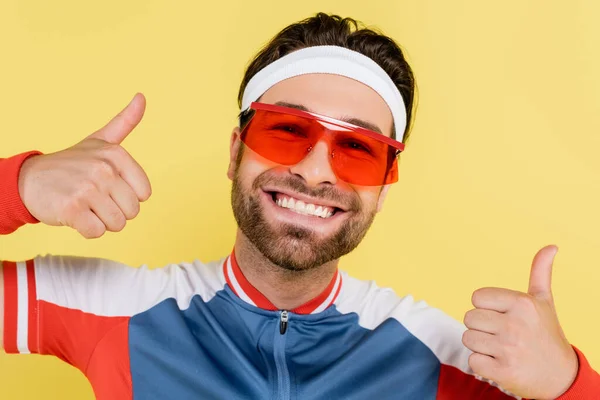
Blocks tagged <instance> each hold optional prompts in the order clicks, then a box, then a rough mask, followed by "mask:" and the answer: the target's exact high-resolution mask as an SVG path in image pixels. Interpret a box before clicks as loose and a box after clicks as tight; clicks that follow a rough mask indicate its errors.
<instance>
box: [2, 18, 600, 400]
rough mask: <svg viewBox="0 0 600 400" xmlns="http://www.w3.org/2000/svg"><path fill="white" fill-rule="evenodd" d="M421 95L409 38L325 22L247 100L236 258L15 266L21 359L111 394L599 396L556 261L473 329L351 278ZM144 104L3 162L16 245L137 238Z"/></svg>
mask: <svg viewBox="0 0 600 400" xmlns="http://www.w3.org/2000/svg"><path fill="white" fill-rule="evenodd" d="M413 93H414V81H413V76H412V72H411V69H410V67H409V65H408V64H407V62H406V60H405V59H404V57H403V54H402V52H401V50H400V49H399V48H398V46H397V45H396V44H395V43H394V41H392V40H391V39H390V38H388V37H386V36H383V35H381V34H377V33H375V32H373V31H371V30H367V29H357V25H356V23H355V22H354V21H353V20H351V19H341V18H339V17H336V16H329V15H325V14H318V15H316V16H315V17H313V18H309V19H307V20H304V21H301V22H299V23H297V24H293V25H290V26H289V27H287V28H286V29H284V30H283V31H282V32H280V33H279V34H278V35H277V36H276V37H275V38H274V39H273V40H272V41H271V42H270V43H269V44H268V45H267V46H266V47H265V48H264V49H263V50H262V51H261V52H260V53H259V54H258V55H257V56H256V58H255V59H254V60H253V62H252V63H251V64H250V66H249V67H248V69H247V71H246V75H245V77H244V79H243V82H242V85H241V88H240V94H239V101H240V109H241V113H240V124H239V127H236V128H234V130H233V133H232V135H231V143H230V148H231V154H230V165H229V170H228V176H229V178H230V179H231V180H232V182H233V188H232V207H233V212H234V215H235V218H236V221H237V223H238V226H239V229H238V232H237V236H236V241H235V245H234V250H233V251H232V253H231V254H230V255H229V256H227V257H224V258H223V259H222V260H218V261H215V262H211V263H207V264H202V263H200V262H198V261H196V262H193V263H189V264H187V263H182V264H179V265H170V266H168V267H165V268H161V269H156V270H148V269H147V268H145V267H142V268H131V267H128V266H125V265H123V264H120V263H117V262H113V261H109V260H104V259H93V258H77V257H60V256H38V257H36V258H34V259H32V260H28V261H24V262H9V261H4V262H3V273H2V274H0V278H1V279H2V282H3V283H2V284H0V290H2V291H3V295H2V296H0V299H1V300H2V301H3V303H4V305H3V307H2V308H0V309H1V310H3V312H4V316H3V318H0V321H1V323H3V324H4V328H3V330H0V332H2V334H3V344H4V348H5V350H6V351H7V352H9V353H40V354H52V355H55V356H57V357H60V358H61V359H63V360H65V361H66V362H68V363H70V364H72V365H74V366H75V367H77V368H79V369H80V370H81V371H82V372H83V373H84V374H85V375H86V376H87V377H88V379H89V380H90V382H91V383H92V386H93V388H94V391H95V393H96V396H97V398H99V399H199V398H201V399H205V398H207V399H208V398H210V399H213V398H222V399H268V398H277V399H369V398H378V399H505V398H518V397H527V398H542V399H550V398H560V399H594V398H598V396H599V393H600V377H599V376H598V374H597V373H596V372H594V371H593V370H592V368H591V367H590V365H589V364H588V363H587V361H586V359H585V357H584V356H583V355H582V354H581V352H579V350H577V349H575V348H574V347H572V346H571V345H570V344H569V342H568V341H567V340H566V338H565V337H564V334H563V333H562V329H561V327H560V324H559V322H558V319H557V317H556V313H555V311H554V304H553V300H552V296H551V290H550V274H551V267H552V260H553V257H554V254H555V252H556V248H555V247H553V246H548V247H546V248H544V249H542V250H540V251H539V252H538V254H537V255H536V257H535V259H534V261H533V265H532V271H531V279H530V286H529V291H528V293H520V292H515V291H511V290H508V289H500V288H484V289H480V290H478V291H477V292H475V293H474V295H473V304H474V306H475V309H473V310H471V311H469V312H468V313H467V315H466V316H465V321H464V322H465V325H466V326H465V325H463V324H461V323H459V322H457V321H454V320H453V319H451V318H450V317H448V316H446V315H444V314H443V313H442V312H441V311H439V310H436V309H434V308H431V307H429V306H427V305H426V304H425V303H423V302H415V301H414V300H413V299H412V297H410V296H404V297H401V296H398V295H396V294H395V293H394V292H393V291H392V290H390V289H386V288H380V287H378V286H376V285H375V284H374V283H373V282H364V281H360V280H357V279H355V278H352V277H350V276H348V275H347V274H346V273H344V272H342V271H340V270H338V263H339V259H340V257H342V256H343V255H345V254H347V253H349V252H350V251H352V250H353V249H354V248H355V247H356V246H357V245H358V244H359V243H360V241H361V240H362V238H363V237H364V236H365V234H366V232H367V230H368V229H369V227H370V225H371V223H372V222H373V219H374V218H375V215H376V214H377V212H378V211H379V210H380V209H381V207H382V204H383V202H384V200H385V197H386V194H387V192H388V190H389V188H390V185H391V184H393V183H395V182H396V181H397V179H398V171H397V169H398V164H397V157H398V155H399V153H400V152H401V151H402V150H404V144H403V142H405V141H406V138H407V136H408V133H409V126H410V120H411V117H412V107H413ZM144 107H145V99H144V97H143V96H141V95H137V96H136V97H135V98H134V100H133V101H132V103H131V104H130V105H129V106H128V107H127V108H126V109H125V110H123V112H122V113H120V114H119V115H118V116H117V117H115V118H114V119H113V120H112V121H111V122H109V124H108V125H107V126H105V127H104V128H102V129H100V130H99V131H97V132H95V133H93V134H92V135H90V136H88V137H87V138H86V139H84V140H83V141H82V142H80V143H78V144H77V145H75V146H73V147H71V148H69V149H66V150H63V151H60V152H57V153H53V154H48V155H43V154H41V153H40V152H29V153H24V154H21V155H18V156H15V157H11V158H7V159H4V160H0V176H1V177H2V179H1V181H0V188H1V189H2V190H1V191H0V205H1V207H0V232H2V233H4V234H8V233H11V232H13V231H14V230H16V229H17V228H18V227H19V226H21V225H23V224H25V223H36V222H39V221H41V222H43V223H46V224H48V225H54V226H60V225H66V226H70V227H72V228H74V229H77V230H78V231H79V232H80V233H81V234H82V235H84V236H85V237H88V238H92V237H99V236H101V235H102V234H103V233H104V232H105V231H120V230H121V229H123V227H124V226H125V223H126V220H128V219H132V218H134V217H135V216H136V215H137V214H138V212H139V210H140V202H143V201H145V200H146V199H148V198H149V196H150V193H151V189H150V183H149V181H148V178H147V176H146V174H145V173H144V171H143V169H142V168H141V166H140V165H139V164H137V162H135V160H134V159H133V158H132V157H131V156H130V155H129V154H128V153H127V152H126V151H125V150H124V149H123V148H122V147H121V146H120V144H121V142H122V141H123V140H124V139H125V137H126V136H127V135H128V134H129V133H130V132H131V131H132V130H133V129H134V127H135V126H136V125H137V123H138V122H139V121H140V120H141V118H142V115H143V112H144Z"/></svg>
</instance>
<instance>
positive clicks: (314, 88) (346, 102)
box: [260, 74, 393, 136]
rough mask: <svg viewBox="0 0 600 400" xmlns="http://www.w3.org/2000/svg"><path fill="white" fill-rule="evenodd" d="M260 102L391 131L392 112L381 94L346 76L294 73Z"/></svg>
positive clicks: (375, 129) (377, 130)
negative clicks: (295, 74)
mask: <svg viewBox="0 0 600 400" xmlns="http://www.w3.org/2000/svg"><path fill="white" fill-rule="evenodd" d="M260 101H261V102H263V103H269V104H277V105H282V106H286V107H292V108H298V109H301V110H305V111H310V112H314V113H317V114H321V115H326V116H328V117H332V118H336V119H340V120H344V121H347V122H349V123H352V124H355V125H358V126H362V127H364V128H366V129H370V130H373V131H375V132H380V133H383V134H385V135H386V136H390V135H391V133H392V126H393V118H392V113H391V111H390V109H389V107H388V106H387V104H386V103H385V101H384V100H383V99H382V98H381V96H379V94H378V93H377V92H375V91H374V90H373V89H371V88H370V87H368V86H367V85H365V84H363V83H361V82H358V81H355V80H353V79H350V78H347V77H344V76H339V75H332V74H306V75H300V76H295V77H293V78H289V79H286V80H284V81H281V82H279V83H277V84H275V85H273V86H272V87H271V88H270V89H269V90H267V91H266V92H265V93H264V94H263V95H262V96H261V98H260Z"/></svg>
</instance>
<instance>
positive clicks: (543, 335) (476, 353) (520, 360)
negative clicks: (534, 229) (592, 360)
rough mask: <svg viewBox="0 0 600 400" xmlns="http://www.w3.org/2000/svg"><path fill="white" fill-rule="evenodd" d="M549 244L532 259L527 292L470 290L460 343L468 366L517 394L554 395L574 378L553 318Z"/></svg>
mask: <svg viewBox="0 0 600 400" xmlns="http://www.w3.org/2000/svg"><path fill="white" fill-rule="evenodd" d="M557 250H558V249H557V248H556V247H555V246H547V247H544V248H543V249H541V250H540V251H539V252H538V253H537V255H536V256H535V258H534V260H533V265H532V268H531V275H530V279H529V290H528V292H527V293H521V292H517V291H513V290H508V289H500V288H484V289H479V290H477V291H475V293H473V297H472V301H473V305H474V306H475V309H473V310H470V311H469V312H467V313H466V315H465V318H464V323H465V325H466V326H467V328H468V330H467V331H465V333H464V335H463V343H464V345H465V346H466V347H468V348H469V349H470V350H472V351H473V354H471V356H470V358H469V365H470V367H471V369H472V370H473V371H474V372H475V373H476V374H477V375H480V376H482V377H484V378H487V379H490V380H492V381H494V382H496V383H498V384H499V385H500V387H502V388H503V389H505V390H508V391H510V392H512V393H514V394H516V395H518V396H521V397H524V398H528V399H555V398H556V397H558V396H560V395H561V394H563V393H564V392H565V391H567V390H568V389H569V387H570V386H571V384H572V383H573V381H574V380H575V377H576V376H577V370H578V360H577V354H576V353H575V351H574V350H573V348H572V347H571V345H570V344H569V342H568V340H567V339H566V337H565V335H564V333H563V330H562V328H561V326H560V324H559V322H558V317H557V315H556V310H555V308H554V300H553V297H552V291H551V277H552V263H553V261H554V256H555V255H556V252H557Z"/></svg>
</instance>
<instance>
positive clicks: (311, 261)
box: [231, 164, 375, 271]
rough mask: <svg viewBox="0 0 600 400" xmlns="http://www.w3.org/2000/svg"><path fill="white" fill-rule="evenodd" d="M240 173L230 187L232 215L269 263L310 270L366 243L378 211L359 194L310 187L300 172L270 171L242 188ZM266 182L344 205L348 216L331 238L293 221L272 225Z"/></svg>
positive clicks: (292, 268) (287, 267)
mask: <svg viewBox="0 0 600 400" xmlns="http://www.w3.org/2000/svg"><path fill="white" fill-rule="evenodd" d="M238 165H239V164H238ZM238 171H239V169H238ZM238 171H236V173H235V177H234V179H233V187H232V190H231V203H232V208H233V214H234V217H235V219H236V221H237V224H238V227H239V228H240V229H241V231H242V232H243V233H244V235H246V237H247V238H248V239H249V240H250V242H251V243H252V244H253V245H254V246H255V247H256V248H257V249H258V251H260V252H261V253H262V254H263V255H264V256H265V257H266V258H267V259H268V260H269V261H270V262H272V263H273V264H275V265H277V266H279V267H281V268H284V269H286V270H290V271H306V270H309V269H312V268H316V267H319V266H321V265H323V264H325V263H327V262H329V261H333V260H336V259H338V258H340V257H342V256H343V255H346V254H348V253H349V252H351V251H352V250H354V249H355V248H356V246H358V244H359V243H360V242H361V241H362V239H363V238H364V236H365V234H366V233H367V231H368V230H369V227H370V226H371V224H372V223H373V220H374V218H375V210H374V209H372V210H363V207H362V205H361V201H360V198H359V197H358V195H357V194H356V193H347V192H346V193H345V192H341V191H340V190H337V189H336V188H334V187H331V186H323V187H318V188H314V189H311V188H308V187H307V186H306V185H305V184H304V182H303V179H302V178H300V177H298V176H295V175H289V176H285V177H281V176H276V175H275V174H272V173H270V171H265V172H263V173H262V174H261V175H259V176H258V177H257V178H256V179H255V180H254V182H253V183H252V187H251V188H250V189H247V188H244V187H243V186H242V184H241V180H240V179H239V175H238ZM267 184H269V185H274V187H277V188H280V189H284V188H287V189H291V190H293V191H295V192H297V193H302V194H305V195H308V196H312V197H314V198H317V199H324V200H332V201H335V202H336V203H337V204H341V205H342V204H343V205H344V208H345V211H344V212H345V213H348V215H347V216H346V218H345V220H344V221H343V223H342V224H341V226H340V227H339V228H338V229H337V231H335V232H333V233H332V234H330V235H329V236H328V237H321V236H320V235H318V234H317V233H316V232H314V231H312V230H311V229H306V228H305V227H302V226H298V225H294V224H289V223H279V224H277V225H276V226H273V224H271V223H269V222H268V221H267V220H266V218H265V213H266V211H265V210H264V208H263V206H262V204H261V200H260V196H263V192H262V189H261V187H264V186H265V185H267ZM338 212H339V211H338ZM316 218H318V217H316Z"/></svg>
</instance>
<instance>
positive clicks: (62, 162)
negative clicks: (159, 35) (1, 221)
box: [19, 93, 152, 239]
mask: <svg viewBox="0 0 600 400" xmlns="http://www.w3.org/2000/svg"><path fill="white" fill-rule="evenodd" d="M145 108H146V99H145V98H144V96H143V95H142V94H139V93H138V94H137V95H136V96H135V97H134V98H133V100H132V101H131V103H130V104H129V105H128V106H127V107H125V109H124V110H123V111H121V112H120V113H119V114H118V115H117V116H116V117H114V118H113V119H112V120H111V121H110V122H109V123H108V124H107V125H106V126H105V127H103V128H102V129H100V130H98V131H96V132H94V133H93V134H91V135H90V136H88V137H87V138H85V139H84V140H83V141H81V142H79V143H78V144H76V145H75V146H73V147H70V148H68V149H66V150H62V151H59V152H56V153H52V154H47V155H38V156H33V157H30V158H28V159H27V160H26V161H25V162H24V163H23V166H22V168H21V172H20V174H19V194H20V195H21V199H22V200H23V203H24V204H25V207H27V209H28V210H29V212H30V213H31V214H32V215H33V216H34V217H35V218H37V219H38V220H39V221H41V222H43V223H45V224H47V225H52V226H70V227H71V228H73V229H76V230H77V231H78V232H79V233H80V234H81V235H83V236H84V237H86V238H88V239H89V238H98V237H100V236H102V235H103V234H104V232H106V231H111V232H119V231H121V230H122V229H123V228H124V227H125V224H126V222H127V220H130V219H133V218H135V217H136V216H137V214H138V213H139V211H140V202H142V201H145V200H147V199H148V198H149V197H150V195H151V192H152V189H151V187H150V181H149V180H148V176H147V175H146V173H145V172H144V170H143V169H142V167H141V166H140V165H139V164H138V163H137V162H136V161H135V160H134V159H133V157H131V156H130V155H129V153H127V151H126V150H125V149H124V148H123V147H121V142H122V141H123V140H125V138H126V137H127V135H129V133H130V132H131V131H132V130H133V129H134V128H135V127H136V126H137V124H138V123H139V122H140V121H141V119H142V117H143V115H144V110H145Z"/></svg>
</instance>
